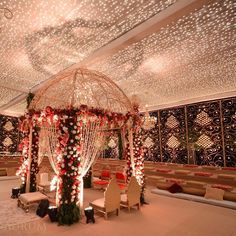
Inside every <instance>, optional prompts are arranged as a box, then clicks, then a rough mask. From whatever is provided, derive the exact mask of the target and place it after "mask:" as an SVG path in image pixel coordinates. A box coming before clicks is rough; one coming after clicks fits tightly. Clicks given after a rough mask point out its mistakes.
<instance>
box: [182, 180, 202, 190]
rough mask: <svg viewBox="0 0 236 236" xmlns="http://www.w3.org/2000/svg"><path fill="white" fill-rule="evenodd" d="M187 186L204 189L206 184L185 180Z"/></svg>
mask: <svg viewBox="0 0 236 236" xmlns="http://www.w3.org/2000/svg"><path fill="white" fill-rule="evenodd" d="M186 183H187V185H190V186H193V187H200V188H201V187H204V186H205V185H206V183H204V182H200V181H194V180H187V181H186Z"/></svg>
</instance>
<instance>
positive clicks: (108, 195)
mask: <svg viewBox="0 0 236 236" xmlns="http://www.w3.org/2000/svg"><path fill="white" fill-rule="evenodd" d="M120 199H121V198H120V189H119V186H118V185H117V183H116V179H115V178H113V179H111V181H110V182H109V184H108V186H107V189H106V191H105V192H104V198H100V199H97V200H95V201H93V202H91V203H89V205H90V206H92V207H93V208H94V209H95V210H97V211H100V212H102V213H103V214H104V215H105V219H107V215H108V213H110V212H114V211H116V214H117V215H119V212H120Z"/></svg>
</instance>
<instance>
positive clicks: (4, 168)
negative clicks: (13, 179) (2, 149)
mask: <svg viewBox="0 0 236 236" xmlns="http://www.w3.org/2000/svg"><path fill="white" fill-rule="evenodd" d="M19 166H20V157H19V156H0V167H1V168H0V177H1V176H14V175H15V174H16V171H17V169H18V167H19Z"/></svg>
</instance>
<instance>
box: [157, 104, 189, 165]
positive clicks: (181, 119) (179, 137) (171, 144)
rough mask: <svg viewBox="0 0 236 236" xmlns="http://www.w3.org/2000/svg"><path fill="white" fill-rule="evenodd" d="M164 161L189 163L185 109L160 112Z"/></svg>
mask: <svg viewBox="0 0 236 236" xmlns="http://www.w3.org/2000/svg"><path fill="white" fill-rule="evenodd" d="M160 124H161V127H160V133H161V146H162V150H161V151H162V160H163V161H166V162H172V163H188V154H187V149H186V124H185V112H184V107H180V108H173V109H169V110H161V111H160Z"/></svg>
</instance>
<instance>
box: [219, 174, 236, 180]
mask: <svg viewBox="0 0 236 236" xmlns="http://www.w3.org/2000/svg"><path fill="white" fill-rule="evenodd" d="M217 178H219V179H231V180H234V179H235V178H236V175H228V174H218V175H217Z"/></svg>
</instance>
